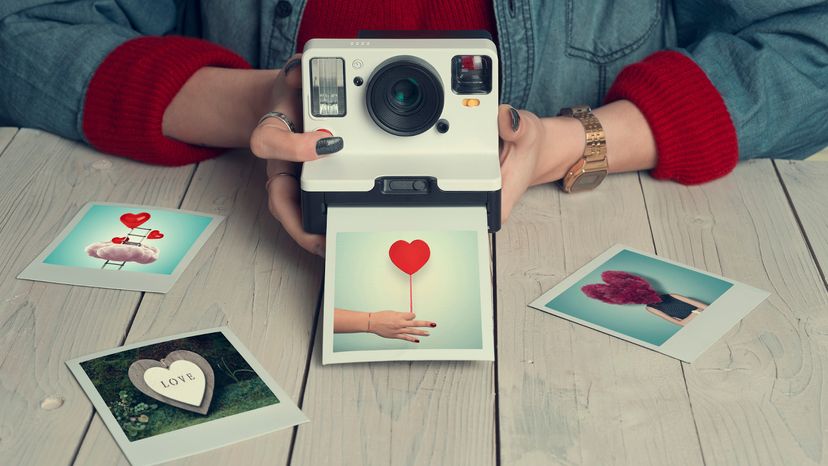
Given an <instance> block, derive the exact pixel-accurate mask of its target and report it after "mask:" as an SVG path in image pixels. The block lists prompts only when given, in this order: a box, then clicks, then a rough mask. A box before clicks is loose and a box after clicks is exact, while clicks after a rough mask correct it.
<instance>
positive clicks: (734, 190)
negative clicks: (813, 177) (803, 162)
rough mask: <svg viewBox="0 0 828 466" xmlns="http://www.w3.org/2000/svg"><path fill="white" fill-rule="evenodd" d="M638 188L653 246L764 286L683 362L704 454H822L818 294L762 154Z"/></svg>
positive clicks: (823, 296)
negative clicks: (722, 332)
mask: <svg viewBox="0 0 828 466" xmlns="http://www.w3.org/2000/svg"><path fill="white" fill-rule="evenodd" d="M822 182H823V180H822V179H820V180H818V181H817V184H819V183H822ZM643 187H644V193H645V198H646V201H647V206H648V209H649V213H650V220H651V225H652V229H653V236H654V238H655V244H656V249H657V250H658V253H659V255H661V256H664V257H668V258H670V259H674V260H676V261H680V262H683V263H687V264H690V265H693V266H695V267H698V268H701V269H704V270H708V271H710V272H713V273H718V274H721V275H724V276H726V277H729V278H732V279H734V280H739V281H743V282H745V283H748V284H750V285H753V286H756V287H759V288H763V289H766V290H769V291H770V292H771V293H772V294H771V297H770V298H769V299H768V301H766V302H765V303H764V304H762V305H761V306H760V307H759V308H757V309H756V310H755V311H753V312H752V313H751V314H750V315H748V316H747V317H746V318H745V319H743V320H742V322H741V323H740V324H739V325H738V326H737V327H735V328H734V329H732V330H731V331H730V332H729V333H727V335H726V336H725V337H724V338H722V339H721V340H720V341H719V342H718V343H716V344H715V345H713V346H712V347H711V348H710V349H709V350H708V351H707V352H706V353H704V354H703V355H702V356H701V357H700V358H699V359H698V360H697V361H696V362H695V363H694V364H692V365H684V370H685V374H686V378H687V386H688V390H689V393H690V400H691V402H692V406H693V414H694V418H695V420H696V425H697V428H698V432H699V435H700V438H701V443H702V449H703V452H704V458H705V461H706V464H708V465H736V464H750V465H761V464H768V465H784V464H788V465H812V464H825V463H826V462H828V456H826V453H825V450H826V448H825V447H826V439H827V438H828V434H826V430H825V428H824V425H825V422H826V419H828V403H826V395H828V390H827V389H826V383H825V380H826V377H828V364H826V348H828V346H827V345H828V340H826V338H825V334H826V329H828V293H826V290H825V285H824V283H823V282H822V280H821V279H820V276H819V273H818V271H817V268H816V266H815V264H814V261H813V259H812V257H811V255H810V253H809V251H808V248H807V246H806V244H805V242H804V241H803V237H802V233H801V232H800V230H799V228H798V226H797V222H796V219H795V218H794V215H793V213H792V212H791V209H790V208H789V205H788V201H787V199H786V197H785V193H784V192H783V190H782V187H781V185H780V183H779V180H778V178H777V175H776V173H775V171H774V169H773V165H772V163H771V162H770V161H768V160H761V161H755V162H748V163H742V164H740V165H739V166H738V167H737V168H736V170H735V172H734V173H733V174H731V175H729V176H727V177H726V178H724V179H721V180H718V181H715V182H712V183H709V184H705V185H703V186H695V187H685V186H680V185H677V184H667V183H659V182H656V181H653V180H649V179H644V184H643Z"/></svg>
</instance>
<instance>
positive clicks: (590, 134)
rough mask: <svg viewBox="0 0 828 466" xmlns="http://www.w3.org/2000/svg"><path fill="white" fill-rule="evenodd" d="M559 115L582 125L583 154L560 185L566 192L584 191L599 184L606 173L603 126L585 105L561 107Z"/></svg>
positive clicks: (605, 143)
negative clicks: (584, 142)
mask: <svg viewBox="0 0 828 466" xmlns="http://www.w3.org/2000/svg"><path fill="white" fill-rule="evenodd" d="M559 115H561V116H570V117H573V118H575V119H577V120H578V121H580V122H581V124H582V125H583V126H584V132H585V133H586V147H585V148H584V155H583V157H582V158H581V159H579V160H578V161H577V162H576V163H575V164H574V165H573V166H572V167H571V168H570V169H569V171H568V172H567V173H566V175H564V178H563V179H562V180H561V185H562V186H563V189H564V191H566V192H576V191H586V190H590V189H594V188H595V187H596V186H598V185H599V184H601V182H602V181H603V180H604V178H605V177H606V175H607V169H608V167H609V165H608V163H607V139H606V137H605V135H604V127H603V126H601V122H600V121H598V118H596V117H595V115H593V114H592V109H591V108H589V106H587V105H580V106H577V107H568V108H562V109H561V111H560V113H559Z"/></svg>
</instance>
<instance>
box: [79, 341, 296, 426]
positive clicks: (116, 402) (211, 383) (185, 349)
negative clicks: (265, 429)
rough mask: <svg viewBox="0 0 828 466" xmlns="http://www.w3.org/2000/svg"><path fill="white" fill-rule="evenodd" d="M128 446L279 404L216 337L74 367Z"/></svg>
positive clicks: (137, 350) (134, 351) (173, 343)
mask: <svg viewBox="0 0 828 466" xmlns="http://www.w3.org/2000/svg"><path fill="white" fill-rule="evenodd" d="M80 367H81V368H82V370H83V371H84V373H85V374H86V376H87V377H88V378H89V380H90V381H91V382H92V385H93V386H94V387H95V390H97V392H98V394H99V395H100V397H101V398H102V399H103V402H104V403H105V405H106V407H107V408H108V409H109V411H110V413H111V414H112V416H114V418H115V420H116V422H117V423H118V425H119V426H120V428H121V429H122V430H123V432H124V435H126V437H127V439H128V440H130V441H137V440H141V439H146V438H149V437H153V436H156V435H160V434H164V433H168V432H172V431H177V430H179V429H183V428H186V427H190V426H195V425H198V424H202V423H205V422H209V421H213V420H216V419H220V418H224V417H228V416H233V415H235V414H239V413H244V412H248V411H252V410H256V409H259V408H262V407H265V406H270V405H274V404H278V403H280V401H279V399H278V398H277V397H276V395H275V394H274V393H273V391H272V390H271V389H270V388H269V387H268V385H267V384H266V383H265V381H264V380H262V378H261V377H260V376H259V374H257V373H256V371H255V370H254V369H253V368H252V367H251V366H250V364H249V363H248V361H247V360H245V358H244V356H242V355H241V354H240V353H239V351H237V350H236V348H235V347H234V346H233V344H232V343H231V342H230V341H228V339H227V338H226V337H225V336H224V334H222V333H221V332H212V333H205V334H201V335H195V336H190V337H187V338H180V339H175V340H168V341H164V342H161V343H156V344H151V345H147V346H141V347H138V348H133V349H130V350H126V351H121V352H116V353H112V354H108V355H106V356H102V357H98V358H95V359H90V360H87V361H83V362H81V363H80Z"/></svg>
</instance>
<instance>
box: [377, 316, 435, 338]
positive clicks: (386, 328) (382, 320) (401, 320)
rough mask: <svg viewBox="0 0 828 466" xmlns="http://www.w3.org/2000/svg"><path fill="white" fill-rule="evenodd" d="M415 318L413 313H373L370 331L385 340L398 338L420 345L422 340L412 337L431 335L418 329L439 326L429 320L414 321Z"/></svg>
mask: <svg viewBox="0 0 828 466" xmlns="http://www.w3.org/2000/svg"><path fill="white" fill-rule="evenodd" d="M415 317H416V315H415V314H414V313H413V312H397V311H380V312H372V313H371V315H370V316H369V320H368V331H369V332H371V333H374V334H376V335H379V336H381V337H383V338H398V339H400V340H406V341H410V342H412V343H419V342H420V340H419V339H418V338H416V337H414V336H412V335H417V336H423V337H427V336H428V335H429V333H428V332H427V331H425V330H420V329H418V328H416V327H431V328H434V327H436V326H437V324H436V323H434V322H430V321H427V320H414V318H415Z"/></svg>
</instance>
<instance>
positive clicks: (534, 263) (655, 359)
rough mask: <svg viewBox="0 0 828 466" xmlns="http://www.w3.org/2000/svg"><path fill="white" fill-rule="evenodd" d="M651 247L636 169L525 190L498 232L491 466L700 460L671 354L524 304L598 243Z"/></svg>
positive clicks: (581, 262) (677, 366)
mask: <svg viewBox="0 0 828 466" xmlns="http://www.w3.org/2000/svg"><path fill="white" fill-rule="evenodd" d="M617 243H623V244H626V245H628V246H631V247H635V248H638V249H641V250H645V251H652V239H651V236H650V230H649V225H648V221H647V212H646V210H645V207H644V202H643V198H642V194H641V187H640V185H639V180H638V176H637V175H636V174H626V175H613V176H611V177H609V178H607V180H606V181H605V183H604V184H603V185H602V186H601V188H600V189H598V190H596V191H594V192H589V193H579V194H577V195H567V194H564V193H562V192H560V190H559V189H558V188H557V187H554V186H541V187H537V188H533V189H531V190H530V191H529V192H528V193H527V194H526V195H525V197H524V198H523V200H522V202H521V205H520V206H519V207H518V208H517V210H516V211H515V213H514V214H513V218H512V219H510V220H509V222H508V223H507V225H506V226H505V227H504V229H503V231H502V232H501V233H500V235H499V236H498V268H499V270H498V272H499V277H498V297H499V304H498V320H497V322H498V360H497V361H498V386H499V406H500V441H501V446H500V450H501V460H502V464H508V465H515V464H518V465H540V464H602V465H608V464H654V465H664V464H675V462H676V461H677V459H678V458H681V460H680V463H681V464H688V465H690V464H701V463H702V460H701V454H700V449H699V444H698V440H697V439H696V433H695V430H694V427H693V420H692V415H691V412H690V405H689V402H688V399H687V393H686V391H685V386H684V381H683V378H682V373H681V366H680V364H679V362H678V361H676V360H674V359H671V358H669V357H666V356H663V355H660V354H658V353H655V352H653V351H650V350H647V349H644V348H641V347H638V346H636V345H633V344H632V343H628V342H626V341H623V340H619V339H616V338H613V337H610V336H608V335H605V334H603V333H600V332H597V331H595V330H592V329H589V328H586V327H583V326H580V325H578V324H574V323H571V322H569V321H567V320H565V319H562V318H559V317H556V316H552V315H549V314H546V313H543V312H541V311H538V310H535V309H533V308H529V307H527V304H528V303H529V302H531V301H533V300H534V299H535V298H537V297H538V296H540V295H541V294H542V293H543V292H544V291H546V290H548V289H549V288H552V287H553V286H554V285H555V284H557V283H558V282H560V281H561V280H562V279H564V278H565V277H566V276H568V275H570V274H572V273H573V272H575V271H576V270H577V269H578V268H580V267H581V266H582V265H584V264H585V263H586V262H588V261H589V260H591V259H592V258H594V257H595V256H597V255H599V254H600V253H602V252H603V251H605V250H606V249H607V248H608V247H610V246H612V245H614V244H617Z"/></svg>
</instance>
